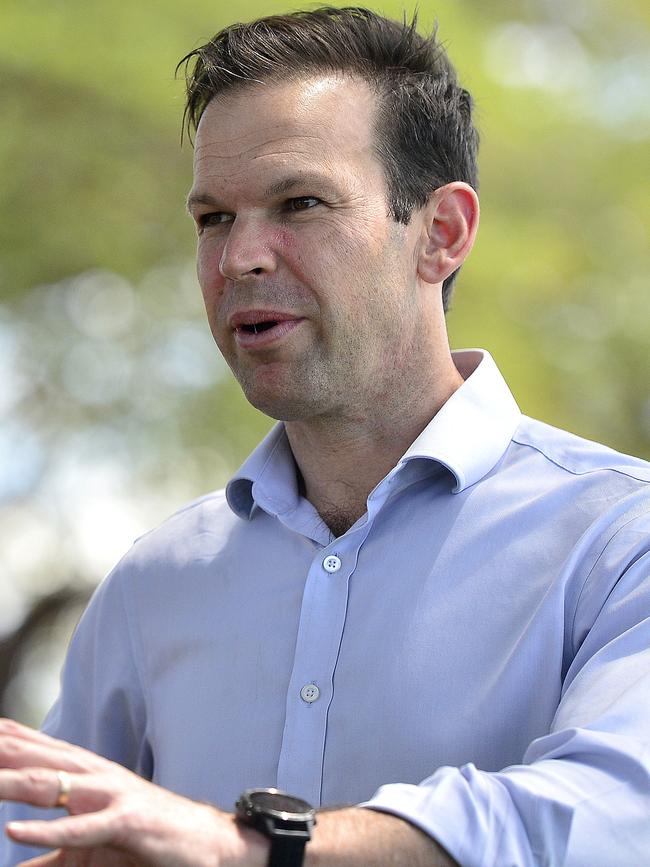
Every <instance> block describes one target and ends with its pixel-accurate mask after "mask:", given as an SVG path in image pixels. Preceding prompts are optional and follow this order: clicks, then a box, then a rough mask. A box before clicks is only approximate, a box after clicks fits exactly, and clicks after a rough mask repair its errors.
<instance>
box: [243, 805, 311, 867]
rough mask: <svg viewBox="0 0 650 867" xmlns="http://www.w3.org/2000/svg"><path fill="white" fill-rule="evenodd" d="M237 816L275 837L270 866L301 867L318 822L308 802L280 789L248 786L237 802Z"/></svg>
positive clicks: (249, 824)
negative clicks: (313, 829) (312, 832)
mask: <svg viewBox="0 0 650 867" xmlns="http://www.w3.org/2000/svg"><path fill="white" fill-rule="evenodd" d="M235 816H236V818H237V821H238V822H241V823H242V824H243V825H248V826H249V827H250V828H255V829H256V830H257V831H261V833H262V834H265V835H266V836H267V837H268V838H269V839H270V840H271V854H270V855H269V864H268V867H300V865H301V864H302V861H303V858H304V856H305V846H306V845H307V843H308V842H309V840H311V831H312V828H313V827H314V825H315V824H316V811H315V810H314V808H313V807H312V806H311V805H310V804H308V803H307V801H303V800H302V799H301V798H294V797H293V795H287V794H286V792H281V791H279V789H247V790H246V791H245V792H244V794H243V795H240V797H239V800H238V801H237V803H236V804H235Z"/></svg>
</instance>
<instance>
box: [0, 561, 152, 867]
mask: <svg viewBox="0 0 650 867" xmlns="http://www.w3.org/2000/svg"><path fill="white" fill-rule="evenodd" d="M124 577H125V576H124V575H122V574H121V572H120V567H119V566H118V567H117V569H116V570H115V572H114V573H113V574H112V575H110V576H108V578H107V579H106V580H105V581H104V582H103V583H102V584H101V585H100V586H99V588H98V589H97V591H96V592H95V594H94V596H93V598H92V600H91V602H90V604H89V605H88V607H87V609H86V611H85V612H84V614H83V616H82V618H81V620H80V621H79V624H78V626H77V628H76V630H75V633H74V635H73V638H72V641H71V643H70V648H69V650H68V654H67V658H66V662H65V665H64V668H63V672H62V678H61V694H60V697H59V699H58V700H57V702H56V703H55V704H54V706H53V707H52V709H51V710H50V712H49V714H48V715H47V717H46V719H45V722H44V724H43V731H45V732H47V733H48V734H50V735H52V736H53V737H56V738H61V739H63V740H66V741H70V742H71V743H74V744H78V745H79V746H82V747H86V748H87V749H90V750H93V751H94V752H96V753H99V754H100V755H103V756H106V757H107V758H109V759H111V760H113V761H116V762H119V763H120V764H123V765H125V766H127V767H129V768H131V769H133V770H135V771H136V772H137V773H139V774H141V775H142V776H145V777H147V778H151V775H152V772H153V768H152V759H151V751H150V749H149V739H148V736H147V734H148V733H147V714H146V707H145V705H146V697H145V693H144V688H143V684H142V678H141V676H140V672H139V670H138V657H139V655H138V654H137V653H136V650H137V642H136V640H135V636H134V630H133V628H132V626H133V624H132V623H131V622H130V621H131V618H132V617H133V612H132V611H131V610H130V609H131V607H132V606H129V605H128V604H126V602H125V599H124V587H123V585H122V580H123V578H124ZM57 815H63V813H62V811H60V810H36V809H35V808H31V807H27V806H24V805H21V804H11V803H3V804H2V805H1V806H0V827H2V828H4V824H5V822H8V821H10V820H12V819H19V818H21V819H22V818H39V819H40V818H47V817H54V816H57ZM42 851H43V850H42V849H33V848H29V847H25V846H19V845H17V844H14V843H11V842H10V841H9V839H8V838H7V837H6V836H5V835H4V834H3V835H2V836H1V837H0V864H2V867H12V865H14V864H18V863H20V862H21V861H23V860H26V859H27V858H28V857H34V856H35V855H37V854H39V853H40V852H42Z"/></svg>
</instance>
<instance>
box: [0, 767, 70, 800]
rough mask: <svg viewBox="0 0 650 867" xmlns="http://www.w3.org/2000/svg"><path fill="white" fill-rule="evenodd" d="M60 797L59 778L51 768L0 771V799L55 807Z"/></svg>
mask: <svg viewBox="0 0 650 867" xmlns="http://www.w3.org/2000/svg"><path fill="white" fill-rule="evenodd" d="M58 797H59V778H58V777H57V775H56V772H55V771H51V770H49V768H24V769H23V770H20V771H14V770H11V771H0V801H21V802H22V803H24V804H32V805H33V806H34V807H55V806H56V802H57V799H58Z"/></svg>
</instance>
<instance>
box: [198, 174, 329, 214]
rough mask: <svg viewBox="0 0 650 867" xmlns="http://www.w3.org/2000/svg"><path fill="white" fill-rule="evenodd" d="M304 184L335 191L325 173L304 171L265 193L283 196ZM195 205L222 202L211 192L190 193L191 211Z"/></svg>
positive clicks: (271, 186)
mask: <svg viewBox="0 0 650 867" xmlns="http://www.w3.org/2000/svg"><path fill="white" fill-rule="evenodd" d="M304 186H307V187H309V186H314V187H316V189H315V190H314V192H318V191H320V190H323V191H324V192H329V193H332V194H333V193H334V192H335V188H334V187H333V186H332V183H331V181H330V180H329V178H327V177H326V176H324V175H320V174H317V173H315V172H304V173H301V174H299V175H290V176H289V177H287V178H282V179H281V180H279V181H275V183H272V184H270V185H269V186H268V187H267V188H266V189H265V190H264V195H265V196H266V197H268V198H272V197H273V196H281V195H282V194H283V193H289V192H291V191H292V190H294V189H296V188H300V187H304ZM195 205H208V206H210V207H216V208H221V207H222V204H221V202H220V201H219V200H218V199H216V198H215V197H214V196H212V195H210V193H198V192H197V193H190V195H189V196H188V197H187V202H186V207H187V210H188V212H189V213H192V208H193V207H194V206H195Z"/></svg>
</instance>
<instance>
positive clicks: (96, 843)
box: [6, 810, 114, 864]
mask: <svg viewBox="0 0 650 867" xmlns="http://www.w3.org/2000/svg"><path fill="white" fill-rule="evenodd" d="M6 830H7V834H8V835H9V836H10V837H11V839H12V840H15V841H16V842H17V843H24V844H26V845H29V846H50V847H52V848H62V849H67V848H70V849H80V848H97V847H101V846H105V845H106V844H107V843H108V842H109V840H110V838H111V837H112V836H114V834H113V831H112V828H111V815H110V811H109V810H102V811H101V813H84V814H83V815H80V816H65V817H64V818H63V819H51V820H49V821H48V820H46V821H41V820H34V821H30V822H8V823H7V826H6ZM46 863H47V862H46ZM52 863H54V864H57V863H58V862H57V861H54V862H52ZM62 863H64V864H65V863H66V862H65V861H63V862H62ZM72 863H74V862H72Z"/></svg>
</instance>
